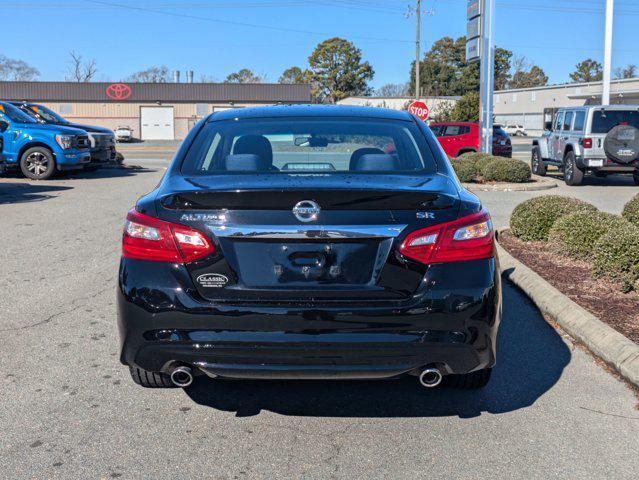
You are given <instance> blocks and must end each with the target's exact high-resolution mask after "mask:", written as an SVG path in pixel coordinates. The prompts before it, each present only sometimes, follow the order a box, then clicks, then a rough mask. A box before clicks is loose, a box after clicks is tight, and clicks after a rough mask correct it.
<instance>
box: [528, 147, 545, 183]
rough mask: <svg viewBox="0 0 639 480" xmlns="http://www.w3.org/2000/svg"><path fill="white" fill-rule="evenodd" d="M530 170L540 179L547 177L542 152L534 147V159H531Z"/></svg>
mask: <svg viewBox="0 0 639 480" xmlns="http://www.w3.org/2000/svg"><path fill="white" fill-rule="evenodd" d="M530 170H531V171H532V173H533V174H535V175H539V176H540V177H545V176H546V165H545V164H544V160H543V159H542V158H541V150H539V147H533V150H532V157H531V158H530Z"/></svg>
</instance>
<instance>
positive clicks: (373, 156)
mask: <svg viewBox="0 0 639 480" xmlns="http://www.w3.org/2000/svg"><path fill="white" fill-rule="evenodd" d="M351 170H360V171H362V170H363V171H385V172H390V171H394V170H399V160H398V159H397V157H396V156H394V155H389V154H387V153H369V154H365V155H362V156H361V157H359V158H358V159H357V160H355V162H354V165H353V166H352V167H351Z"/></svg>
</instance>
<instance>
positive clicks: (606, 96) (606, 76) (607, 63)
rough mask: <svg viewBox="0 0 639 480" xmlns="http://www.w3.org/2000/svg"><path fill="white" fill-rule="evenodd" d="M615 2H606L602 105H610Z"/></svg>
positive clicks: (608, 0)
mask: <svg viewBox="0 0 639 480" xmlns="http://www.w3.org/2000/svg"><path fill="white" fill-rule="evenodd" d="M614 4H615V2H614V0H606V30H605V34H604V68H603V94H602V95H601V104H602V105H610V70H611V61H612V18H613V9H614Z"/></svg>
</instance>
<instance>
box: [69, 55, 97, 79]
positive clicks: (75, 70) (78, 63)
mask: <svg viewBox="0 0 639 480" xmlns="http://www.w3.org/2000/svg"><path fill="white" fill-rule="evenodd" d="M69 55H70V56H71V60H70V61H69V69H68V75H67V80H69V81H71V82H90V81H91V80H92V79H93V77H94V76H95V74H96V73H97V71H98V69H97V67H96V65H95V60H94V59H91V60H86V61H85V60H83V59H82V55H80V54H78V53H75V52H74V51H73V50H71V51H70V52H69Z"/></svg>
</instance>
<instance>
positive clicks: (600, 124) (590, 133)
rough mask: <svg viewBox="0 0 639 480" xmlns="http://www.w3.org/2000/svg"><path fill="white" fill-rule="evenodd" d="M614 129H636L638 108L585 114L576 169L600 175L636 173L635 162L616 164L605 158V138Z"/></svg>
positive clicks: (617, 161) (611, 108)
mask: <svg viewBox="0 0 639 480" xmlns="http://www.w3.org/2000/svg"><path fill="white" fill-rule="evenodd" d="M618 125H628V126H632V127H635V128H639V106H637V107H634V106H633V107H628V106H609V107H605V108H593V109H590V110H589V114H588V119H587V124H586V133H585V134H584V136H583V138H582V139H580V146H581V148H582V154H581V156H580V158H578V160H577V162H578V166H579V167H581V168H583V169H586V170H592V171H595V172H602V173H633V172H636V171H637V169H639V158H629V159H623V160H620V159H613V158H609V156H608V155H607V154H606V151H605V148H604V144H605V141H606V137H607V135H608V133H609V132H610V131H611V130H612V129H613V128H614V127H616V126H618ZM633 141H634V139H633Z"/></svg>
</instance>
